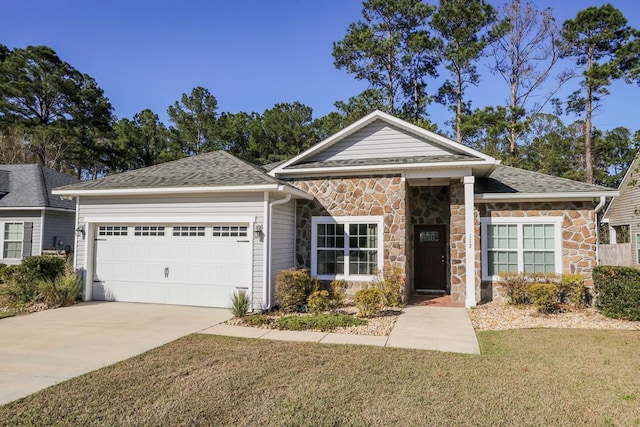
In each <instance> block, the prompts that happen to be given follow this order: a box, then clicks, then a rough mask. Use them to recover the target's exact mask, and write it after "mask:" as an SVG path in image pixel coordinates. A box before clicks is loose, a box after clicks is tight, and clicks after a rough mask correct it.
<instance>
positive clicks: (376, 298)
mask: <svg viewBox="0 0 640 427" xmlns="http://www.w3.org/2000/svg"><path fill="white" fill-rule="evenodd" d="M383 305H384V295H383V294H382V291H381V290H380V289H378V288H367V289H361V290H359V291H358V292H356V308H357V309H358V316H359V317H375V316H377V315H378V313H380V310H382V306H383Z"/></svg>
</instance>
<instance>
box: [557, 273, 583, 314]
mask: <svg viewBox="0 0 640 427" xmlns="http://www.w3.org/2000/svg"><path fill="white" fill-rule="evenodd" d="M558 290H559V296H560V301H561V302H568V303H569V304H571V305H574V306H576V307H586V306H587V303H588V300H587V298H588V296H589V291H588V290H587V287H586V286H585V285H584V278H583V277H582V276H581V275H579V274H563V275H562V278H561V279H560V284H559V285H558Z"/></svg>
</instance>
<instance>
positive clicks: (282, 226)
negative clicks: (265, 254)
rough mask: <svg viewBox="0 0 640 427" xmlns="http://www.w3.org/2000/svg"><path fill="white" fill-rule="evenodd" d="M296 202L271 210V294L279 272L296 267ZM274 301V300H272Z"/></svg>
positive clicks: (277, 206)
mask: <svg viewBox="0 0 640 427" xmlns="http://www.w3.org/2000/svg"><path fill="white" fill-rule="evenodd" d="M295 221H296V220H295V202H294V201H290V202H288V203H284V204H281V205H275V206H274V207H273V210H272V212H271V296H272V298H273V296H274V295H275V283H276V278H277V276H278V273H279V272H280V271H281V270H286V269H289V268H293V267H295V259H294V257H295V233H296V230H295V227H296V223H295ZM272 302H273V301H272Z"/></svg>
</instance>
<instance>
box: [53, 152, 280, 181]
mask: <svg viewBox="0 0 640 427" xmlns="http://www.w3.org/2000/svg"><path fill="white" fill-rule="evenodd" d="M265 184H283V185H286V184H285V183H284V182H282V181H280V180H279V179H276V178H273V177H271V176H269V175H267V173H266V172H265V171H264V170H262V169H261V168H259V167H258V166H255V165H253V164H251V163H248V162H245V161H244V160H240V159H238V158H237V157H234V156H232V155H231V154H229V153H226V152H224V151H214V152H211V153H206V154H200V155H197V156H193V157H186V158H184V159H180V160H175V161H172V162H167V163H162V164H159V165H155V166H149V167H146V168H142V169H136V170H132V171H128V172H123V173H119V174H116V175H110V176H106V177H104V178H99V179H96V180H93V181H84V182H79V183H77V184H73V185H67V186H65V187H61V188H57V189H56V190H61V191H64V190H108V189H129V188H162V187H164V188H174V187H175V188H178V187H229V186H240V185H265Z"/></svg>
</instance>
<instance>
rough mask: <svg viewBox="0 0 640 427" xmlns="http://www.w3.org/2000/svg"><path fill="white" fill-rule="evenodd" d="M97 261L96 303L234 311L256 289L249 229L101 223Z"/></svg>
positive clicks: (94, 295) (215, 226) (94, 287)
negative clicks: (235, 298) (234, 300)
mask: <svg viewBox="0 0 640 427" xmlns="http://www.w3.org/2000/svg"><path fill="white" fill-rule="evenodd" d="M95 257H96V258H95V273H94V282H93V299H95V300H109V301H129V302H148V303H158V304H181V305H197V306H207V307H229V306H230V301H231V295H232V294H233V293H234V292H235V291H236V290H238V289H245V290H249V289H250V286H251V279H252V268H251V264H252V262H251V259H252V257H251V240H250V236H249V231H248V226H247V225H226V224H224V225H223V224H221V225H197V224H196V225H187V224H185V225H183V224H180V225H144V224H140V225H138V224H135V225H120V224H118V225H109V224H103V225H98V226H97V227H96V248H95Z"/></svg>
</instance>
